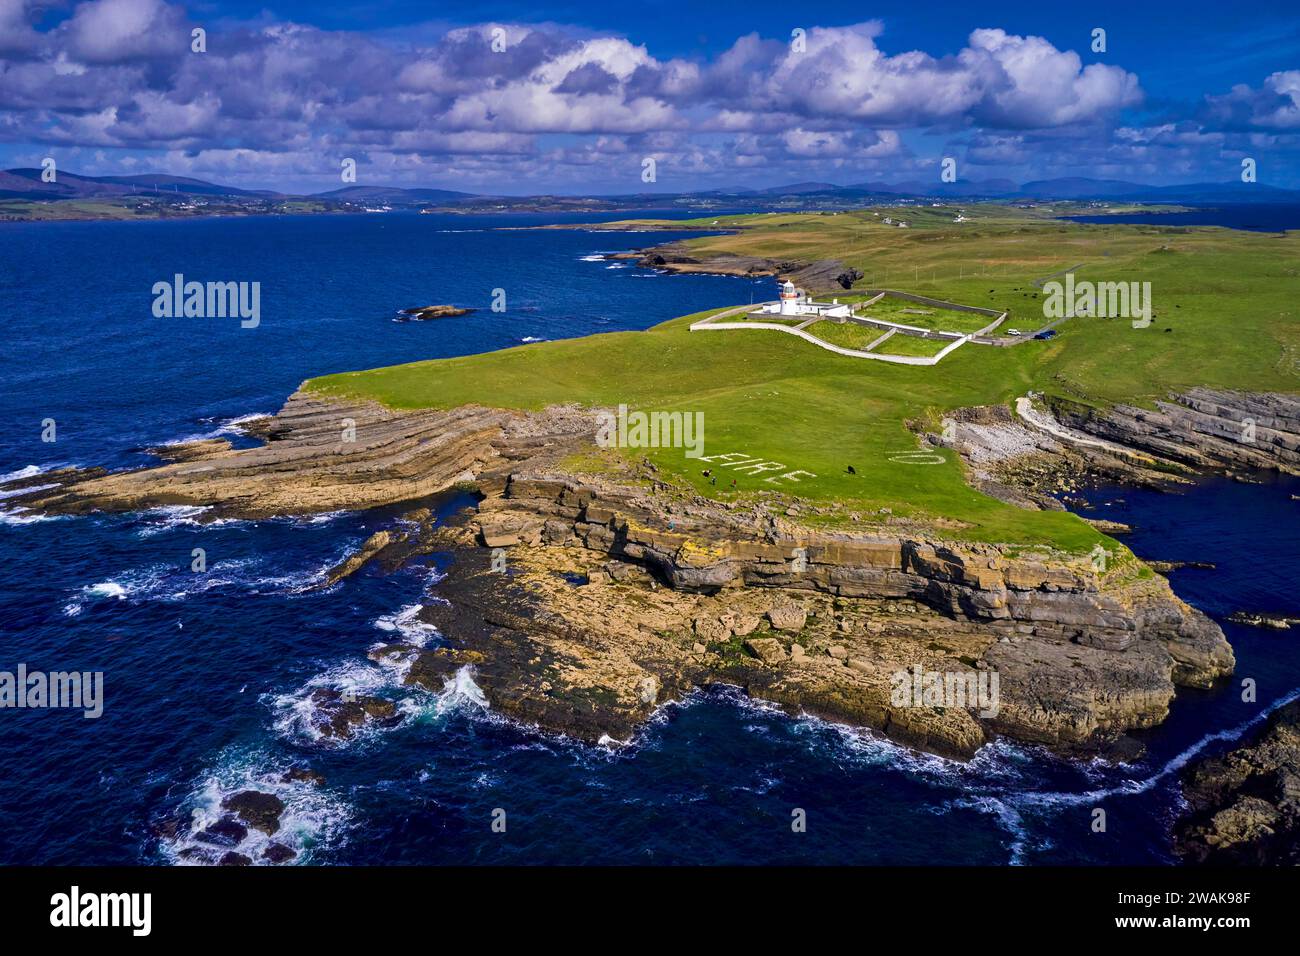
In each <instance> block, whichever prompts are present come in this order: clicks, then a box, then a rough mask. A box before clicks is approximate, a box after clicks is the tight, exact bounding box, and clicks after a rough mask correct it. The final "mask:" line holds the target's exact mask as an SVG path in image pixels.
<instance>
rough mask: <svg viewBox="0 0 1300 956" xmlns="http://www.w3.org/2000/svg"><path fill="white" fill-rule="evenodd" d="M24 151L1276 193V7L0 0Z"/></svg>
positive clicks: (1293, 182) (412, 168)
mask: <svg viewBox="0 0 1300 956" xmlns="http://www.w3.org/2000/svg"><path fill="white" fill-rule="evenodd" d="M196 28H201V29H202V30H204V31H206V37H205V40H206V44H205V45H206V49H204V50H202V51H195V50H193V49H192V45H193V41H192V36H193V31H194V30H195V29H196ZM1096 28H1101V29H1103V30H1105V47H1106V48H1105V50H1104V52H1097V51H1094V50H1093V49H1092V45H1093V42H1094V40H1093V31H1094V29H1096ZM795 30H801V31H803V33H802V34H801V35H795V34H793V33H792V31H795ZM46 156H53V157H55V158H56V159H57V160H58V161H59V164H60V168H62V169H67V170H72V171H77V172H86V173H90V174H114V173H130V172H145V171H148V172H170V173H177V174H183V175H193V176H199V177H202V178H209V179H214V180H219V181H223V182H231V183H235V184H239V185H247V186H264V187H271V188H280V189H285V190H293V191H310V190H318V189H329V188H332V187H336V186H338V185H341V184H342V183H341V179H340V174H339V169H340V166H341V163H342V160H344V159H353V160H355V161H356V168H357V181H358V182H361V183H375V184H380V183H384V184H394V185H427V186H439V187H444V188H453V189H466V190H470V191H475V192H501V193H513V194H518V193H535V192H565V193H575V192H634V191H677V190H686V189H707V188H725V187H728V186H760V187H761V186H769V185H777V184H781V183H787V182H795V181H804V180H818V181H831V182H836V183H841V184H850V183H856V182H872V181H889V182H899V181H905V180H921V181H926V180H930V179H934V178H937V177H938V174H939V172H938V171H939V168H940V165H939V164H940V161H941V160H942V159H943V158H946V157H951V158H954V159H955V160H956V163H957V170H958V175H959V178H962V179H970V180H986V179H995V178H1006V179H1011V180H1014V181H1017V182H1023V181H1027V180H1031V179H1042V178H1053V177H1057V176H1093V177H1097V178H1118V179H1129V180H1134V181H1140V182H1151V183H1175V182H1194V181H1215V182H1224V181H1228V180H1231V179H1235V178H1237V176H1238V173H1239V170H1240V165H1241V161H1242V159H1243V158H1251V159H1254V160H1255V162H1256V163H1257V165H1258V169H1259V179H1260V181H1261V182H1265V183H1270V184H1273V185H1279V186H1288V187H1293V188H1294V187H1300V162H1298V161H1297V160H1300V12H1297V10H1296V9H1295V5H1294V4H1292V5H1290V8H1288V5H1285V4H1278V5H1275V6H1274V5H1268V4H1264V5H1260V6H1251V7H1243V6H1234V5H1227V4H1221V3H1216V4H1210V3H1182V4H1178V3H1154V4H1153V3H1134V2H1127V3H1089V4H1071V5H1064V6H1062V5H1057V4H1049V3H1044V2H1035V3H1021V2H1015V3H982V4H970V3H961V4H924V5H922V4H917V3H915V2H911V3H901V2H890V3H880V4H872V5H869V6H868V5H860V4H846V3H835V4H833V3H825V2H819V0H809V2H803V3H799V4H790V3H784V4H772V3H762V2H749V3H730V2H724V3H710V4H701V5H690V4H683V3H673V4H668V3H648V2H635V3H609V2H602V3H577V2H571V3H545V4H537V3H532V4H525V3H519V2H499V3H477V4H474V3H471V4H455V5H453V4H443V5H435V4H429V3H427V2H426V3H417V2H408V0H390V2H385V3H371V4H352V5H342V4H337V5H336V4H309V3H272V4H263V3H254V2H243V0H234V2H222V3H215V2H206V3H189V4H184V3H168V2H166V0H84V2H66V3H60V2H57V0H55V2H49V0H0V165H3V166H15V165H38V164H39V163H40V161H41V159H42V158H44V157H46ZM647 159H652V160H653V161H654V166H655V177H654V180H653V181H651V182H646V181H645V180H644V177H643V171H644V170H645V168H646V160H647Z"/></svg>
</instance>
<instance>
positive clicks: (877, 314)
mask: <svg viewBox="0 0 1300 956" xmlns="http://www.w3.org/2000/svg"><path fill="white" fill-rule="evenodd" d="M857 314H858V315H860V316H862V317H863V318H867V319H879V320H880V321H882V322H897V323H899V324H900V325H914V326H916V327H917V328H919V329H934V330H935V331H937V332H961V333H968V332H978V331H979V330H980V329H982V328H984V327H985V326H986V325H989V324H990V323H991V322H992V321H993V320H994V319H995V318H996V316H992V315H981V314H980V313H978V312H958V311H956V310H954V309H941V308H939V307H938V306H932V305H919V304H917V303H915V302H908V301H907V300H906V299H895V298H893V297H891V296H886V297H885V298H883V299H881V300H880V301H879V302H877V303H875V304H874V305H871V306H868V307H867V308H859V309H858V310H857Z"/></svg>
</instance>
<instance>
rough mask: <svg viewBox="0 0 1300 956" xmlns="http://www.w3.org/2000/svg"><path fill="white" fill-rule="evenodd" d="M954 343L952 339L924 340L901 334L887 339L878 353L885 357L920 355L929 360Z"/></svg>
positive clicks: (916, 336)
mask: <svg viewBox="0 0 1300 956" xmlns="http://www.w3.org/2000/svg"><path fill="white" fill-rule="evenodd" d="M952 342H953V340H952V339H923V338H921V337H920V336H919V335H904V334H902V333H901V332H900V333H898V334H897V335H891V336H890V337H889V338H887V339H885V341H884V342H883V343H882V344H881V346H880V348H878V349H876V351H877V352H880V353H881V354H883V355H919V356H921V357H923V358H928V357H929V356H931V355H937V354H938V353H939V352H942V351H943V350H944V349H946V348H947V347H948V346H950V345H952Z"/></svg>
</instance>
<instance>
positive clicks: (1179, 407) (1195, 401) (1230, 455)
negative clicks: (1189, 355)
mask: <svg viewBox="0 0 1300 956" xmlns="http://www.w3.org/2000/svg"><path fill="white" fill-rule="evenodd" d="M1052 410H1053V412H1054V413H1055V415H1056V417H1057V418H1058V419H1059V420H1060V421H1062V422H1064V423H1066V424H1068V425H1070V426H1072V427H1074V428H1078V429H1080V430H1082V431H1086V432H1088V433H1089V434H1091V435H1095V436H1097V437H1099V438H1102V439H1106V440H1109V441H1113V442H1117V443H1120V444H1123V445H1125V446H1127V447H1130V448H1135V449H1138V450H1140V451H1145V452H1148V453H1150V454H1152V455H1155V456H1158V457H1160V458H1162V459H1167V460H1170V461H1173V462H1178V463H1181V464H1184V465H1189V466H1191V467H1193V468H1197V469H1215V470H1227V471H1233V470H1237V469H1245V468H1261V469H1268V468H1276V469H1278V470H1280V471H1285V472H1287V473H1289V474H1300V398H1297V397H1296V396H1292V395H1283V394H1278V393H1255V392H1229V391H1216V390H1213V389H1208V388H1193V389H1189V390H1188V391H1187V392H1185V393H1183V394H1180V395H1174V396H1171V397H1170V398H1169V399H1168V400H1166V401H1160V402H1156V403H1155V408H1154V409H1146V408H1138V407H1135V406H1132V405H1116V406H1114V407H1111V408H1108V409H1105V410H1097V409H1092V408H1089V407H1087V406H1083V405H1080V404H1077V403H1072V402H1064V401H1059V400H1058V401H1055V402H1053V406H1052Z"/></svg>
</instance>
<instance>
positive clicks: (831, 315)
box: [750, 279, 852, 320]
mask: <svg viewBox="0 0 1300 956" xmlns="http://www.w3.org/2000/svg"><path fill="white" fill-rule="evenodd" d="M780 294H781V298H780V299H779V300H777V301H776V302H766V303H764V304H763V305H762V306H760V307H759V308H758V309H756V310H754V311H753V312H751V313H750V314H751V315H759V316H762V315H782V316H810V317H811V316H821V317H822V318H823V319H841V320H843V319H847V318H848V317H849V316H850V315H851V314H852V310H851V309H850V307H849V305H848V304H847V303H841V302H839V301H837V300H832V301H830V302H814V301H813V300H812V299H811V298H809V297H808V296H807V295H805V294H803V293H801V292H800V291H799V290H798V289H796V288H795V287H794V283H793V282H791V281H790V280H789V279H786V280H785V282H783V283H781V293H780Z"/></svg>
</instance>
